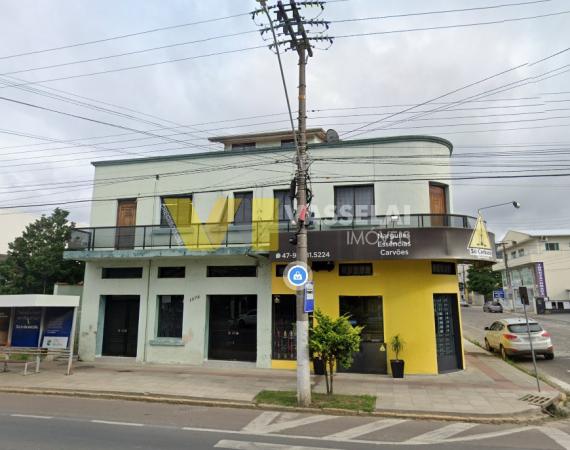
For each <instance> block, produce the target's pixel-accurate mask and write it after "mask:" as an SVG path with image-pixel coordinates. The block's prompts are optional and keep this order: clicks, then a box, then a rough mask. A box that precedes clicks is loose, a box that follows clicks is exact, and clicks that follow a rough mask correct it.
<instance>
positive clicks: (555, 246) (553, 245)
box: [544, 242, 560, 252]
mask: <svg viewBox="0 0 570 450" xmlns="http://www.w3.org/2000/svg"><path fill="white" fill-rule="evenodd" d="M544 248H545V249H546V251H547V252H556V251H558V250H560V244H559V243H558V242H545V243H544Z"/></svg>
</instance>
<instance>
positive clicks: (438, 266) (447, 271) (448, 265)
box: [431, 261, 457, 275]
mask: <svg viewBox="0 0 570 450" xmlns="http://www.w3.org/2000/svg"><path fill="white" fill-rule="evenodd" d="M431 273H432V274H434V275H455V274H456V273H457V269H456V266H455V263H452V262H445V261H432V262H431Z"/></svg>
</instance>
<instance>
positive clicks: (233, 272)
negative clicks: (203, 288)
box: [207, 266, 257, 277]
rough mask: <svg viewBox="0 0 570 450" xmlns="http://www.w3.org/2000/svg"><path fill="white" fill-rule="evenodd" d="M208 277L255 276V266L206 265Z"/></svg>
mask: <svg viewBox="0 0 570 450" xmlns="http://www.w3.org/2000/svg"><path fill="white" fill-rule="evenodd" d="M207 273H208V276H209V277H256V276H257V267H256V266H208V268H207Z"/></svg>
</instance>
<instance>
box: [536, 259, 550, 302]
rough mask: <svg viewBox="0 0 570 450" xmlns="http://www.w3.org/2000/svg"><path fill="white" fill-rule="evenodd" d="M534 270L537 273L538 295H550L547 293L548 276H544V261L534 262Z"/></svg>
mask: <svg viewBox="0 0 570 450" xmlns="http://www.w3.org/2000/svg"><path fill="white" fill-rule="evenodd" d="M534 272H535V275H536V286H537V287H538V295H537V297H548V294H547V293H546V278H545V276H544V263H542V262H537V263H535V264H534Z"/></svg>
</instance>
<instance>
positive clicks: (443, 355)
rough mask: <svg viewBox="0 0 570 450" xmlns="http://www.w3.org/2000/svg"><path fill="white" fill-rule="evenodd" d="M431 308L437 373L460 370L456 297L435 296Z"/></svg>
mask: <svg viewBox="0 0 570 450" xmlns="http://www.w3.org/2000/svg"><path fill="white" fill-rule="evenodd" d="M433 306H434V315H435V339H436V344H437V367H438V372H439V373H442V372H449V371H453V370H458V369H461V368H462V365H463V364H462V361H461V329H460V328H459V311H458V307H457V295H455V294H435V295H434V296H433Z"/></svg>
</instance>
